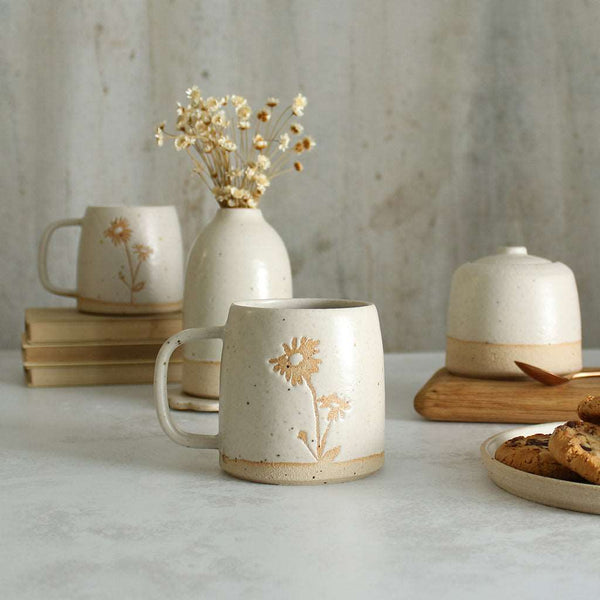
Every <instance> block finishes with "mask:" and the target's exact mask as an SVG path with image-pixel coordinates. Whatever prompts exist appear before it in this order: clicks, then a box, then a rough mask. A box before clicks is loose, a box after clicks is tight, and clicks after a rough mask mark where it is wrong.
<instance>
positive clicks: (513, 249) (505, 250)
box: [496, 246, 527, 254]
mask: <svg viewBox="0 0 600 600" xmlns="http://www.w3.org/2000/svg"><path fill="white" fill-rule="evenodd" d="M496 254H527V248H525V246H499V247H498V250H496Z"/></svg>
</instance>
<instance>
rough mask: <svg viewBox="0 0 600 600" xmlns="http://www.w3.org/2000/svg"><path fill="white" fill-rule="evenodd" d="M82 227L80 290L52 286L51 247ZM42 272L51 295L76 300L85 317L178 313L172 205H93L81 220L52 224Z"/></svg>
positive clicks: (178, 253) (178, 248) (179, 253)
mask: <svg viewBox="0 0 600 600" xmlns="http://www.w3.org/2000/svg"><path fill="white" fill-rule="evenodd" d="M70 226H78V227H81V236H80V239H79V254H78V260H77V289H75V290H70V289H65V288H59V287H57V286H55V285H53V284H52V283H51V282H50V278H49V277H48V267H47V252H48V244H49V242H50V239H51V237H52V234H53V233H54V232H55V231H56V230H57V229H59V228H60V227H70ZM38 271H39V276H40V281H41V282H42V285H43V286H44V287H45V288H46V289H47V290H48V291H49V292H52V293H53V294H57V295H59V296H72V297H75V298H77V308H78V309H79V310H81V311H84V312H94V313H110V314H148V313H158V312H170V311H175V310H180V309H181V306H182V301H183V245H182V239H181V227H180V225H179V219H178V217H177V211H176V209H175V207H174V206H89V207H88V208H87V210H86V211H85V215H84V217H83V219H63V220H61V221H56V222H54V223H51V224H50V225H48V227H47V228H46V230H45V231H44V234H43V235H42V239H41V241H40V247H39V254H38Z"/></svg>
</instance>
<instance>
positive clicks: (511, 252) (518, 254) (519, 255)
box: [475, 246, 552, 265]
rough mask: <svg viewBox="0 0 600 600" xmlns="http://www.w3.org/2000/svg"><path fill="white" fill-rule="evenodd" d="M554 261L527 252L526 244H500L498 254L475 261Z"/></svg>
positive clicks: (500, 262) (546, 262) (517, 262)
mask: <svg viewBox="0 0 600 600" xmlns="http://www.w3.org/2000/svg"><path fill="white" fill-rule="evenodd" d="M550 262H552V261H550V260H548V259H546V258H541V257H539V256H533V255H531V254H527V248H526V247H525V246H500V247H499V248H498V249H497V250H496V254H492V255H491V256H484V257H483V258H480V259H479V260H476V261H475V264H493V265H517V264H518V265H522V264H529V265H535V264H548V263H550Z"/></svg>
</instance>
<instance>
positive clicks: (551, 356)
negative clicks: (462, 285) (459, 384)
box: [446, 337, 582, 379]
mask: <svg viewBox="0 0 600 600" xmlns="http://www.w3.org/2000/svg"><path fill="white" fill-rule="evenodd" d="M515 360H518V361H520V362H524V363H529V364H531V365H535V366H536V367H541V368H542V369H546V370H548V371H552V372H554V373H558V374H565V373H571V372H573V371H579V370H580V369H581V366H582V362H581V340H580V341H578V342H567V343H565V344H545V345H533V344H532V345H528V344H486V343H483V342H465V341H462V340H457V339H455V338H451V337H447V338H446V368H447V369H448V371H450V372H451V373H454V374H455V375H464V376H466V377H480V378H484V379H515V378H523V377H525V375H524V374H523V373H522V372H521V370H520V369H519V367H517V365H515V362H514V361H515Z"/></svg>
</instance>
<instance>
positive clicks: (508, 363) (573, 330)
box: [446, 246, 582, 378]
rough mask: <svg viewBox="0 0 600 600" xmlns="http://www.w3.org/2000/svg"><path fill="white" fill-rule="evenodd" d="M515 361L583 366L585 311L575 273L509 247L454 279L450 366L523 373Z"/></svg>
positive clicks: (558, 367)
mask: <svg viewBox="0 0 600 600" xmlns="http://www.w3.org/2000/svg"><path fill="white" fill-rule="evenodd" d="M515 360H521V361H523V362H530V363H533V364H536V365H537V366H540V367H543V368H546V369H549V370H553V371H557V372H559V373H567V372H569V371H576V370H578V369H580V368H581V365H582V362H581V316H580V309H579V297H578V293H577V285H576V282H575V277H574V276H573V272H572V271H571V269H569V268H568V267H567V266H566V265H564V264H562V263H558V262H556V263H553V262H550V261H548V260H546V259H544V258H539V257H537V256H531V255H528V254H527V250H526V248H523V247H518V246H509V247H503V248H500V249H499V250H498V253H497V254H495V255H492V256H488V257H485V258H482V259H480V260H477V261H475V262H473V263H467V264H464V265H462V266H461V267H460V268H459V269H457V270H456V272H455V273H454V276H453V278H452V285H451V290H450V302H449V306H448V318H447V346H446V367H447V368H448V370H449V371H451V372H452V373H455V374H457V375H466V376H471V377H500V378H503V377H521V376H522V373H521V372H520V371H519V369H518V368H517V367H516V365H514V361H515Z"/></svg>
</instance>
